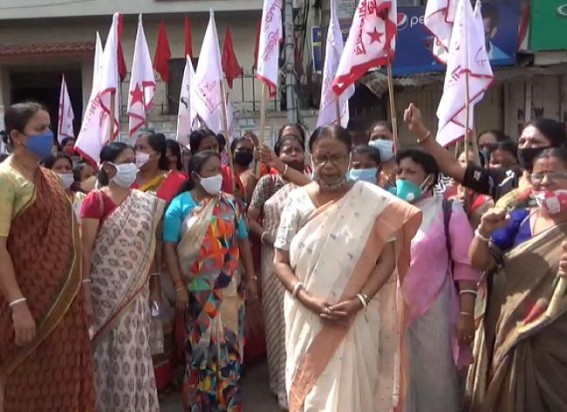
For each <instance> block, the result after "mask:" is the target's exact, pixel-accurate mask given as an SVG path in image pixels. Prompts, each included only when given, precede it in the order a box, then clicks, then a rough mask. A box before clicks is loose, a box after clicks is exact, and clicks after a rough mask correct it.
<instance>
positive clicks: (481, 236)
mask: <svg viewBox="0 0 567 412" xmlns="http://www.w3.org/2000/svg"><path fill="white" fill-rule="evenodd" d="M474 237H476V238H477V239H478V240H482V241H483V242H486V243H490V238H489V237H486V236H484V235H483V234H482V233H480V228H478V227H477V228H476V230H475V231H474Z"/></svg>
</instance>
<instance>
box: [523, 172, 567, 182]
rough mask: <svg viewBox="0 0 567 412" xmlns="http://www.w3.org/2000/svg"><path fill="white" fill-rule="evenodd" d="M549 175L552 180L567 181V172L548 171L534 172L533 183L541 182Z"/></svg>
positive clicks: (548, 177)
mask: <svg viewBox="0 0 567 412" xmlns="http://www.w3.org/2000/svg"><path fill="white" fill-rule="evenodd" d="M546 176H547V179H548V180H550V181H552V182H559V181H561V182H565V181H567V172H546V173H532V174H531V180H532V183H541V182H543V179H545V177H546Z"/></svg>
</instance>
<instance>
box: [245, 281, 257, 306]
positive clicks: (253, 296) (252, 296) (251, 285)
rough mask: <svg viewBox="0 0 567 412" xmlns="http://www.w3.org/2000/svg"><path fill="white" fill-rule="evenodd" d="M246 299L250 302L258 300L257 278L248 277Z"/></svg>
mask: <svg viewBox="0 0 567 412" xmlns="http://www.w3.org/2000/svg"><path fill="white" fill-rule="evenodd" d="M245 282H246V298H247V299H248V300H250V301H256V300H258V278H257V277H256V276H247V277H246V280H245Z"/></svg>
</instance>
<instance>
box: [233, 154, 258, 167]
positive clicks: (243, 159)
mask: <svg viewBox="0 0 567 412" xmlns="http://www.w3.org/2000/svg"><path fill="white" fill-rule="evenodd" d="M253 159H254V153H252V152H247V151H238V152H234V163H237V164H239V165H240V166H244V167H248V166H249V165H250V163H252V160H253Z"/></svg>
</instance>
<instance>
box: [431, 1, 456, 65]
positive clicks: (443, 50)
mask: <svg viewBox="0 0 567 412" xmlns="http://www.w3.org/2000/svg"><path fill="white" fill-rule="evenodd" d="M457 4H458V0H428V1H427V6H426V7H425V16H424V19H423V23H424V25H425V27H426V28H427V30H429V31H430V32H431V34H432V35H433V42H432V45H431V52H432V53H433V56H434V57H435V58H436V59H437V60H439V61H440V62H441V63H444V64H447V59H448V56H449V44H450V42H451V33H452V32H453V25H454V23H455V13H456V11H457Z"/></svg>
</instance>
